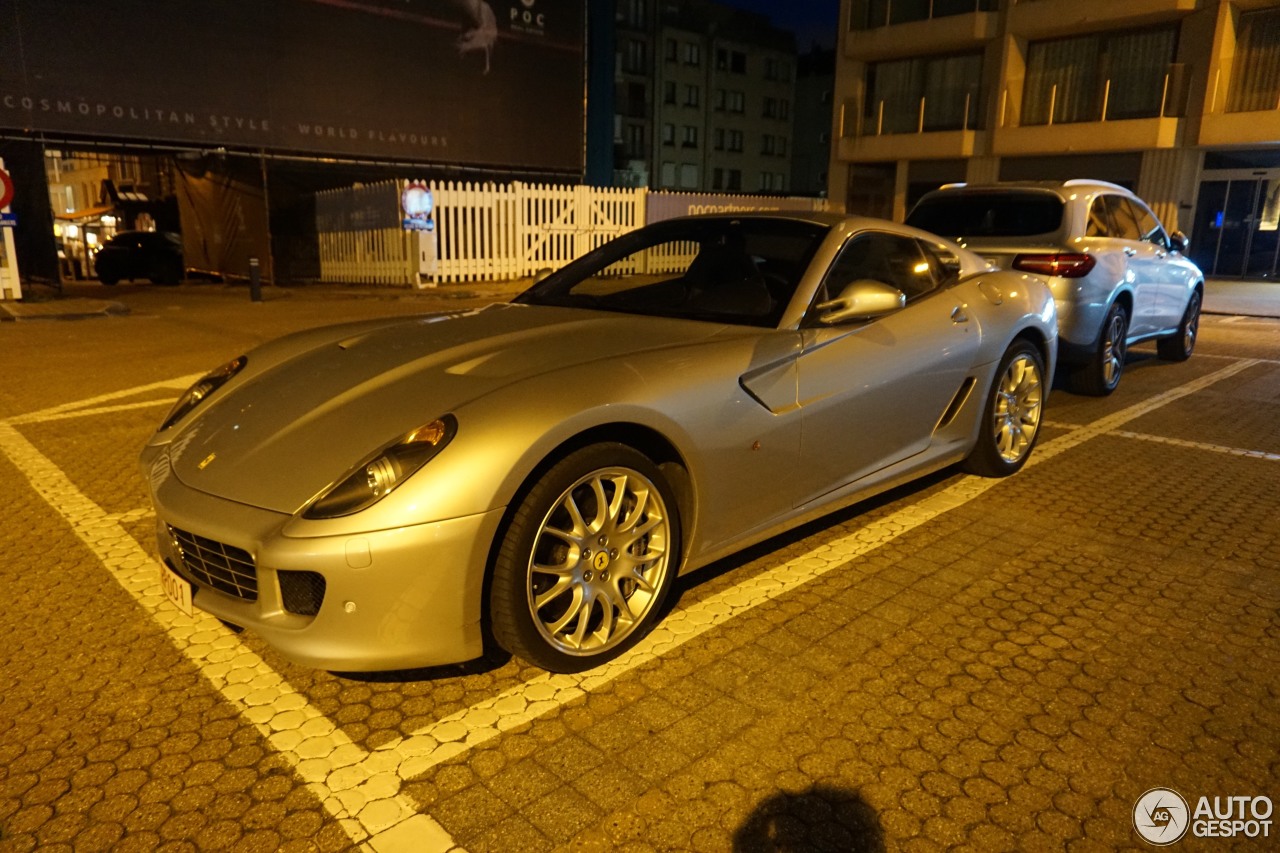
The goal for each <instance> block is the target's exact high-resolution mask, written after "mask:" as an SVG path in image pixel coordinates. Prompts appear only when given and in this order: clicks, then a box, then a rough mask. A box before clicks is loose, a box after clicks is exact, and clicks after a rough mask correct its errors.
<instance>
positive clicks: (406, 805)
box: [0, 359, 1259, 853]
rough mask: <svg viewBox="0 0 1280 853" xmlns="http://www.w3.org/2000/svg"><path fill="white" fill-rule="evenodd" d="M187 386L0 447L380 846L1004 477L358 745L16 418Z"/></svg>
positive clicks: (396, 841) (1117, 417) (1136, 412)
mask: <svg viewBox="0 0 1280 853" xmlns="http://www.w3.org/2000/svg"><path fill="white" fill-rule="evenodd" d="M1257 363H1259V360H1257V359H1246V360H1240V361H1237V362H1235V363H1233V364H1231V365H1229V366H1227V367H1224V368H1222V369H1220V370H1218V371H1215V372H1214V373H1211V374H1209V375H1207V376H1203V377H1201V378H1199V379H1196V380H1193V381H1191V382H1188V383H1187V384H1185V385H1182V386H1180V387H1179V388H1175V389H1173V390H1170V391H1166V392H1164V393H1162V394H1159V395H1156V396H1155V397H1152V398H1151V399H1149V400H1146V401H1144V402H1142V403H1139V404H1136V405H1134V406H1130V407H1128V408H1126V409H1123V410H1121V411H1119V412H1116V413H1114V414H1111V415H1108V416H1106V417H1104V418H1101V419H1099V420H1098V421H1095V422H1093V423H1092V424H1089V425H1086V426H1081V427H1079V428H1077V429H1074V430H1072V432H1070V433H1069V434H1068V435H1065V436H1062V437H1060V438H1057V439H1055V440H1053V441H1050V442H1047V443H1045V444H1043V445H1041V446H1040V447H1039V448H1037V450H1036V452H1035V455H1033V456H1032V458H1031V459H1030V460H1029V461H1028V463H1027V464H1028V467H1030V466H1033V465H1037V464H1041V463H1043V462H1044V461H1046V460H1048V459H1051V458H1053V457H1054V456H1057V455H1059V454H1061V453H1063V452H1065V451H1067V450H1070V449H1072V448H1074V447H1077V446H1078V445H1080V444H1081V443H1083V442H1085V441H1088V440H1089V439H1091V438H1094V437H1096V436H1099V435H1103V434H1106V433H1114V432H1117V431H1118V428H1119V427H1120V426H1122V425H1124V424H1125V423H1127V422H1129V421H1131V420H1133V419H1135V418H1138V417H1141V416H1143V415H1145V414H1148V413H1149V412H1151V411H1154V410H1156V409H1158V408H1160V407H1162V406H1164V405H1167V404H1168V403H1170V402H1172V401H1174V400H1177V399H1180V398H1182V397H1186V396H1188V395H1190V394H1194V393H1196V392H1198V391H1200V390H1203V389H1204V388H1207V387H1209V386H1210V385H1212V384H1214V383H1215V382H1219V381H1221V380H1223V379H1226V378H1228V377H1230V376H1233V375H1235V374H1237V373H1239V372H1241V371H1243V370H1245V369H1247V368H1249V367H1252V366H1253V365H1255V364H1257ZM178 383H186V384H189V381H188V380H187V379H182V380H173V381H172V382H170V383H158V384H156V385H152V386H144V387H143V388H139V389H132V390H131V391H124V392H118V393H117V394H115V395H106V396H105V397H98V398H94V399H93V400H86V401H81V402H80V403H78V404H67V405H64V406H56V407H53V408H52V409H47V410H45V411H44V412H40V413H35V414H34V415H28V416H25V417H23V418H21V419H17V418H15V419H13V420H12V421H8V422H0V450H3V452H4V453H5V454H6V455H7V456H8V457H9V458H10V459H11V460H12V461H13V463H14V464H15V465H16V466H17V467H18V468H19V470H20V471H22V473H23V475H24V476H25V477H26V478H27V480H28V481H29V482H30V484H31V487H32V488H33V489H34V490H35V491H36V493H37V494H39V495H40V496H41V497H42V498H43V499H44V500H45V501H46V502H48V503H49V505H50V506H52V507H53V508H54V509H55V510H57V511H58V512H59V513H60V514H61V515H62V516H63V517H64V518H65V519H66V520H67V521H68V523H69V524H70V525H71V527H72V529H73V530H74V531H75V533H76V535H77V536H78V537H79V538H80V539H81V540H82V541H84V542H85V544H86V545H88V547H89V548H90V549H91V550H92V551H93V553H94V554H95V556H96V557H97V558H98V559H99V560H100V561H101V562H102V564H103V565H104V566H106V567H107V568H108V569H109V570H110V571H111V572H112V574H113V575H114V576H115V578H116V579H117V581H118V582H119V583H120V584H121V586H123V587H124V588H125V589H126V590H127V591H128V592H129V594H130V595H132V596H133V597H134V599H135V600H137V601H138V603H139V604H141V605H142V606H143V607H144V608H146V609H147V610H148V611H149V612H151V613H152V614H153V616H154V617H155V619H156V620H157V621H158V622H159V623H160V624H161V626H162V627H164V629H165V631H166V632H167V633H168V634H169V636H170V638H171V639H172V641H173V642H174V645H175V646H176V647H177V648H178V649H179V650H181V651H182V653H183V654H184V655H186V656H187V657H188V658H189V659H190V660H192V661H193V662H194V663H195V665H196V666H197V668H198V669H199V670H200V672H201V674H202V675H204V677H205V678H207V679H208V680H209V682H210V683H211V684H212V685H213V687H214V688H215V689H216V690H218V691H219V693H220V694H221V695H222V696H223V697H224V698H225V699H226V700H227V701H228V702H231V703H232V704H233V705H234V706H236V707H237V708H238V709H239V710H240V712H241V713H242V714H243V715H244V716H245V717H246V718H247V719H249V720H250V721H251V722H253V723H254V725H255V726H257V728H258V730H259V731H260V732H261V733H262V734H263V736H264V737H266V738H267V740H268V741H269V742H270V743H271V745H272V747H273V748H275V749H277V750H278V751H280V752H281V753H282V755H283V756H284V757H285V758H286V759H287V760H288V761H289V762H290V763H291V764H292V765H293V766H294V767H295V769H296V772H297V773H298V775H299V777H300V778H301V779H302V780H303V781H304V782H305V783H306V784H307V786H308V788H309V789H310V790H312V791H313V792H314V793H315V794H316V796H317V797H318V798H319V799H320V801H321V802H322V803H323V804H324V807H325V808H326V809H327V810H328V811H329V813H330V814H332V815H333V816H334V817H335V818H336V819H337V820H339V821H340V822H341V823H342V826H343V827H344V829H345V830H346V831H347V832H348V834H349V835H350V836H351V837H352V839H353V840H355V841H357V842H360V841H366V843H367V846H368V847H369V848H370V849H373V850H377V851H380V853H392V851H401V850H403V851H409V850H413V851H446V850H449V849H451V848H452V847H453V841H452V839H451V838H450V837H449V835H448V833H447V832H445V830H444V829H443V828H442V827H441V826H440V825H439V824H438V823H436V822H435V821H434V820H433V819H432V818H430V817H429V816H427V815H425V814H421V813H418V812H417V808H416V804H415V803H414V802H413V801H412V800H410V799H409V798H408V797H406V796H404V795H402V794H400V788H401V784H402V782H403V781H405V780H408V779H412V778H414V777H417V776H420V775H421V774H423V773H425V772H426V771H428V770H430V769H431V768H433V767H435V766H436V765H438V764H440V763H441V762H442V761H445V760H447V759H448V758H451V757H453V756H456V755H459V754H461V753H464V752H466V751H467V750H469V749H470V748H471V747H473V746H475V745H476V744H479V743H483V742H484V741H487V740H489V739H491V738H494V737H497V736H498V735H499V734H501V733H502V732H504V731H508V730H510V729H512V728H514V727H516V726H519V725H521V724H523V723H526V722H530V721H532V720H534V719H536V718H537V717H539V716H541V715H542V714H544V713H546V712H548V711H551V710H554V709H555V708H557V707H560V706H562V705H564V704H565V703H567V702H569V701H570V700H572V699H574V698H576V697H579V696H582V695H584V694H585V693H586V692H587V691H590V690H592V689H595V688H597V687H600V686H602V685H604V684H607V683H608V682H610V681H612V680H614V679H616V678H618V677H619V676H621V675H623V674H625V673H627V672H630V671H631V670H633V669H635V668H636V667H638V666H640V665H642V664H644V663H646V662H648V661H650V660H653V659H654V658H656V657H658V656H660V655H663V654H665V653H666V652H668V651H670V650H671V649H674V648H676V647H678V646H680V645H682V644H683V643H685V642H687V641H688V640H690V639H693V638H694V637H697V636H699V635H701V634H703V633H705V632H706V631H709V630H711V629H712V628H715V627H718V626H720V625H723V624H724V623H726V622H728V621H729V620H730V619H733V618H734V617H736V616H739V615H741V614H743V613H746V612H747V611H749V610H751V609H752V608H754V607H756V606H757V605H759V604H762V603H764V602H766V601H769V600H771V599H773V598H776V597H777V596H779V595H782V594H784V593H786V592H789V591H791V590H793V589H796V588H798V587H800V586H802V585H804V584H805V583H808V582H809V581H811V580H813V579H815V578H818V577H821V576H822V575H824V574H826V573H827V572H829V571H832V570H833V569H835V568H838V567H840V566H843V565H845V564H847V563H848V562H849V561H850V560H853V559H855V558H857V557H859V556H862V555H865V554H867V553H870V552H871V551H874V550H875V549H877V548H879V547H881V546H882V545H885V544H887V543H889V542H892V541H893V540H894V539H896V538H898V537H899V536H901V535H902V534H904V533H907V532H909V531H911V530H914V529H915V528H917V527H919V526H920V525H922V524H924V523H926V522H928V521H930V520H932V519H934V518H936V517H938V516H939V515H941V514H943V513H945V512H947V511H948V510H951V509H955V508H957V507H960V506H963V505H965V504H967V503H968V502H970V501H972V500H974V499H975V498H977V497H979V496H981V495H982V494H984V493H986V491H987V490H988V489H990V488H992V487H994V486H995V485H997V484H998V483H1000V482H1001V481H1000V480H995V479H984V478H979V477H963V478H961V479H960V480H958V481H957V482H956V483H954V484H952V485H951V486H949V487H947V488H946V489H943V490H941V491H939V492H937V493H935V494H933V495H930V496H929V497H927V498H924V499H923V500H921V501H919V502H917V503H915V504H912V505H910V506H906V507H903V508H902V509H900V510H898V511H897V512H894V513H892V514H891V515H889V516H887V517H885V518H882V519H879V520H878V521H875V522H872V523H870V524H868V525H866V526H865V527H863V528H861V529H859V530H857V531H855V532H854V533H851V534H849V535H847V536H844V537H841V538H839V539H836V540H834V541H831V542H828V543H825V544H823V545H821V546H819V547H818V548H816V549H814V550H813V551H811V552H809V553H808V554H805V555H803V556H801V557H797V558H795V559H793V560H790V561H788V562H787V563H785V564H783V565H781V566H777V567H775V568H773V569H769V570H767V571H765V572H763V573H761V574H760V575H758V576H756V577H753V578H749V579H747V580H745V581H743V582H741V583H739V584H737V585H735V586H733V587H731V588H729V589H727V590H724V591H722V592H720V593H718V594H716V595H713V596H710V597H709V598H707V599H704V600H702V601H700V602H697V603H696V604H693V605H690V606H689V607H687V608H684V609H682V610H679V611H677V612H675V613H672V614H671V615H670V616H669V617H668V618H667V619H666V620H664V621H663V622H662V623H661V624H659V625H658V626H657V627H656V628H655V629H654V630H653V631H652V632H651V633H650V634H649V636H648V637H646V638H645V639H644V641H642V642H641V643H640V644H638V645H637V646H636V647H635V648H634V649H632V650H631V651H630V652H629V653H627V654H626V655H624V656H622V657H620V658H618V659H617V660H615V661H613V662H611V663H609V664H606V665H604V666H601V667H598V668H596V669H594V670H592V671H591V672H588V673H583V674H578V675H551V674H545V675H542V676H539V677H537V678H534V679H532V680H531V681H528V682H525V683H523V684H521V685H519V686H518V687H515V688H512V689H511V690H508V691H506V692H504V693H502V694H500V695H498V696H495V697H492V698H490V699H487V700H484V701H482V702H480V703H477V704H476V705H474V706H472V707H470V708H467V709H465V710H462V711H459V712H458V713H456V714H452V715H450V716H449V717H446V718H444V719H442V720H440V721H438V722H436V723H433V724H431V725H429V726H426V727H424V728H422V729H420V730H418V731H416V732H414V733H412V734H410V735H409V736H407V737H405V738H402V739H399V740H396V741H393V742H391V743H388V744H384V745H383V746H380V747H378V748H377V749H375V750H374V751H373V752H372V753H370V752H367V751H366V750H364V749H363V748H362V747H360V746H359V745H358V744H354V743H352V742H351V741H350V739H349V738H347V737H346V735H345V734H344V733H343V732H342V730H341V729H340V728H339V727H338V726H337V725H335V724H334V723H333V722H332V721H331V720H330V719H328V718H327V717H325V716H324V715H323V714H322V713H320V712H319V711H318V710H317V709H316V708H315V707H314V706H312V705H311V704H310V703H309V702H308V700H307V698H306V697H305V696H304V695H303V694H300V693H298V692H297V691H295V690H294V689H293V688H292V686H291V685H289V683H288V682H287V681H285V680H284V679H283V678H282V677H281V676H280V675H279V674H278V673H276V672H275V671H274V670H272V669H271V667H270V666H269V665H267V664H266V663H265V662H264V661H263V660H262V659H261V658H259V657H258V656H257V655H256V654H254V653H253V652H252V651H250V650H248V649H247V648H246V647H245V646H244V645H243V644H242V643H241V642H240V640H239V639H238V638H237V637H236V636H235V635H234V634H232V633H231V632H230V631H228V630H227V629H225V628H224V627H223V626H222V625H221V623H219V622H218V621H217V620H216V619H214V618H213V617H211V616H208V615H206V614H203V613H198V614H197V615H196V616H195V617H194V618H189V617H187V616H185V615H184V614H182V613H180V612H178V611H177V610H176V609H174V608H172V607H171V606H170V605H169V604H168V603H167V601H166V600H165V599H164V597H163V595H162V593H161V591H160V586H159V582H158V569H157V567H156V565H155V563H154V562H153V561H152V560H151V559H150V557H149V556H148V555H147V554H146V552H145V551H143V550H142V548H141V547H140V546H139V545H138V544H137V543H136V542H135V541H134V540H133V539H132V538H131V537H130V536H129V535H128V534H127V533H126V532H125V530H124V529H123V527H122V526H121V525H122V522H123V521H124V520H125V519H126V518H129V519H131V520H132V519H135V518H141V517H143V516H142V515H141V514H140V512H139V511H135V512H133V513H125V514H123V515H115V516H111V515H108V514H107V513H106V512H104V511H103V510H102V509H101V507H99V506H97V505H96V504H94V503H93V502H92V501H91V500H89V499H88V498H87V497H86V496H85V495H84V494H83V493H81V492H80V491H79V490H78V489H77V488H76V487H75V485H74V484H73V483H72V482H71V480H70V479H69V478H68V477H67V476H66V475H65V474H64V473H63V472H62V471H61V470H60V469H59V468H58V467H57V466H56V465H54V464H53V462H51V461H50V460H49V459H47V458H46V457H45V456H43V455H42V454H41V453H40V452H39V450H37V449H36V448H35V446H33V445H32V444H31V443H30V442H29V441H27V439H26V438H25V437H23V436H22V435H21V434H20V433H19V432H18V431H17V430H16V429H14V428H13V425H12V424H13V423H16V422H23V423H26V422H31V421H37V420H45V419H51V418H56V417H61V416H63V415H64V413H66V412H70V411H74V410H77V409H83V408H85V407H92V406H94V405H96V404H99V403H103V402H108V401H109V399H121V398H124V397H127V396H129V395H130V394H136V393H139V392H140V391H143V390H148V389H151V388H156V387H175V386H178ZM179 387H185V385H182V386H179ZM141 512H145V511H141Z"/></svg>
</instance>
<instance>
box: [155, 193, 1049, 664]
mask: <svg viewBox="0 0 1280 853" xmlns="http://www.w3.org/2000/svg"><path fill="white" fill-rule="evenodd" d="M1054 320H1055V317H1054V303H1053V297H1052V295H1051V294H1050V292H1049V290H1048V288H1047V287H1046V286H1045V285H1044V284H1043V283H1042V282H1041V281H1040V280H1039V279H1037V278H1036V277H1034V276H1029V275H1026V274H1023V273H1018V272H1000V271H997V270H994V269H992V268H988V267H987V265H986V264H985V263H984V262H983V261H982V260H981V259H980V258H978V257H976V256H974V255H972V254H970V253H969V252H967V251H965V250H963V249H961V248H959V247H958V246H956V245H954V244H952V243H948V242H945V241H943V240H940V239H939V238H937V237H934V236H933V235H930V234H927V233H925V232H923V231H918V230H915V229H912V228H907V227H905V226H901V225H895V224H892V223H889V222H883V221H879V220H874V219H863V218H857V217H843V216H838V215H834V214H799V215H791V214H759V215H735V216H718V215H717V216H705V217H688V218H682V219H674V220H669V221H664V222H659V223H656V224H653V225H650V226H647V227H644V228H641V229H639V230H636V231H633V232H631V233H629V234H626V235H624V236H622V237H619V238H617V239H615V240H613V241H611V242H609V243H606V244H605V245H603V246H601V247H600V248H598V249H595V250H594V251H592V252H590V253H589V254H587V255H585V256H583V257H581V258H579V259H578V260H576V261H574V262H572V263H571V264H569V265H568V266H566V267H564V268H563V269H561V270H559V271H557V272H555V273H553V274H551V275H550V276H548V277H547V278H545V279H543V280H542V281H540V282H538V283H537V284H535V285H534V286H533V287H532V288H531V289H530V290H528V291H527V292H525V293H524V294H522V295H521V296H519V297H518V298H516V299H515V300H514V301H512V302H511V303H509V304H497V305H491V306H489V307H486V308H484V309H481V310H475V311H465V312H456V313H446V314H435V315H429V316H421V317H414V318H408V319H406V318H394V319H386V320H378V321H369V322H361V323H354V324H348V325H342V326H333V327H328V328H321V329H314V330H311V331H307V332H302V333H299V334H294V335H290V336H288V337H285V338H281V339H280V340H277V341H274V342H272V343H269V344H266V345H264V346H262V347H260V348H258V349H255V350H253V351H252V352H249V353H247V354H246V355H242V356H239V357H238V358H236V359H234V360H233V361H230V362H228V363H227V364H225V365H223V366H222V367H219V368H218V369H216V370H214V371H213V372H211V373H210V374H209V375H208V376H206V377H205V378H204V379H202V380H201V381H200V382H198V383H196V385H194V386H193V387H192V388H191V389H190V390H189V391H188V392H187V393H186V394H185V395H184V396H183V397H182V398H181V399H180V400H179V401H178V402H177V404H176V405H175V406H174V408H173V410H172V411H171V412H170V413H169V415H168V416H167V417H166V418H165V420H164V423H163V424H162V425H161V426H160V429H159V430H158V431H157V432H156V434H155V436H154V437H153V438H152V439H151V441H150V443H149V444H148V445H147V447H146V448H145V450H144V451H143V454H142V464H143V467H144V470H145V472H146V474H147V476H148V478H149V481H150V488H151V492H152V498H153V500H154V503H155V506H156V514H157V527H158V535H159V546H160V553H161V555H162V558H163V563H164V567H163V568H162V572H163V573H164V577H163V579H164V581H165V588H166V591H167V592H168V593H169V595H170V598H171V599H172V600H174V601H175V603H177V604H178V605H179V606H184V607H191V606H192V603H194V606H195V607H198V608H200V609H202V610H205V611H207V612H209V613H212V614H214V615H215V616H217V617H219V618H221V619H223V620H225V621H227V622H231V623H234V624H235V625H238V626H242V627H245V628H248V629H249V630H251V631H253V632H255V633H256V634H257V635H258V636H260V637H261V638H263V639H264V640H265V641H266V642H267V643H269V644H271V645H272V646H274V647H275V648H277V649H279V650H280V651H281V652H282V653H283V654H284V655H286V656H287V657H289V658H291V659H293V660H295V661H298V662H301V663H304V664H308V665H311V666H316V667H323V668H328V669H335V670H347V671H354V670H376V669H399V668H407V667H416V666H425V665H433V664H442V663H452V662H458V661H463V660H468V659H471V658H475V657H478V656H479V655H481V654H482V653H483V651H484V649H485V643H486V640H487V639H490V638H491V640H492V641H494V642H496V643H497V644H498V645H499V646H501V647H502V648H504V649H506V650H507V651H509V652H511V653H513V654H515V655H518V656H520V657H522V658H524V659H526V660H528V661H531V662H533V663H535V664H537V665H539V666H542V667H545V668H546V669H549V670H555V671H575V670H582V669H586V668H589V667H591V666H594V665H597V664H599V663H601V662H603V661H606V660H609V659H610V658H612V657H614V656H616V655H618V654H620V653H621V652H623V651H624V650H626V649H627V648H628V647H629V646H631V645H632V644H634V643H635V642H636V641H637V640H639V639H640V638H641V636H642V635H643V634H644V633H645V632H646V631H647V630H648V629H649V628H650V627H651V626H652V624H653V623H654V621H655V620H656V619H657V618H658V617H659V614H660V612H661V609H662V605H663V599H664V597H665V596H666V595H667V594H668V592H669V591H670V590H671V588H672V585H673V583H674V581H675V578H676V576H677V575H678V574H681V573H684V572H687V571H690V570H693V569H696V568H698V567H700V566H704V565H706V564H708V563H710V562H712V561H714V560H716V559H718V558H720V557H723V556H725V555H727V554H730V553H732V552H734V551H736V550H739V549H741V548H744V547H746V546H747V545H750V544H752V543H755V542H758V541H760V540H762V539H764V538H766V537H768V536H770V535H773V534H776V533H778V532H780V531H782V530H784V529H786V528H788V527H793V526H795V525H797V524H799V523H801V522H804V521H808V520H811V519H813V518H815V517H817V516H820V515H822V514H824V513H828V512H831V511H832V510H834V509H837V508H840V507H843V506H847V505H849V504H851V503H853V502H855V501H857V500H860V499H863V498H866V497H868V496H870V495H872V494H874V493H876V492H879V491H883V490H885V489H887V488H890V487H892V486H894V485H897V484H900V483H902V482H904V481H905V480H908V479H911V478H914V477H918V476H920V475H923V474H926V473H928V472H932V471H935V470H938V469H940V468H943V467H945V466H948V465H952V464H955V463H962V464H963V466H964V468H965V469H966V470H968V471H970V472H973V473H977V474H981V475H986V476H1004V475H1007V474H1012V473H1013V472H1015V471H1017V470H1018V469H1019V468H1020V467H1021V466H1022V465H1023V463H1025V462H1026V460H1027V457H1028V456H1029V455H1030V453H1031V450H1032V447H1033V446H1034V445H1035V441H1036V436H1037V432H1038V428H1039V426H1040V420H1041V413H1042V407H1043V405H1044V402H1045V398H1046V396H1047V394H1048V388H1049V380H1050V378H1051V376H1052V373H1053V366H1054V360H1055V354H1056V346H1057V341H1056V336H1055V335H1056V333H1055V323H1054Z"/></svg>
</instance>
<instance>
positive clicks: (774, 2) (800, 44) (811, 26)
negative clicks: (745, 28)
mask: <svg viewBox="0 0 1280 853" xmlns="http://www.w3.org/2000/svg"><path fill="white" fill-rule="evenodd" d="M719 2H721V3H723V4H724V5H725V6H733V7H735V8H738V9H746V10H747V11H750V12H759V13H760V14H762V15H765V16H766V17H768V18H769V19H770V20H771V21H772V22H773V25H774V26H775V27H778V28H780V29H784V30H790V31H791V32H793V33H795V34H796V47H797V48H799V49H800V51H801V52H804V51H807V50H808V49H809V45H810V44H812V43H813V42H815V41H816V42H818V44H820V45H822V46H823V47H835V46H836V29H837V26H838V24H837V21H838V20H839V17H840V3H839V0H719Z"/></svg>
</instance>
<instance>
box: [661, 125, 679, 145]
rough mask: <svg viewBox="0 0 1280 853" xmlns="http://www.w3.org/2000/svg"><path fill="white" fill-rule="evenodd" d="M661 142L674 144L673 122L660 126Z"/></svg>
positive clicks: (674, 131) (674, 127) (674, 128)
mask: <svg viewBox="0 0 1280 853" xmlns="http://www.w3.org/2000/svg"><path fill="white" fill-rule="evenodd" d="M662 144H663V145H675V144H676V126H675V125H674V124H664V125H663V126H662Z"/></svg>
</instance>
